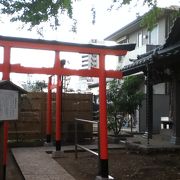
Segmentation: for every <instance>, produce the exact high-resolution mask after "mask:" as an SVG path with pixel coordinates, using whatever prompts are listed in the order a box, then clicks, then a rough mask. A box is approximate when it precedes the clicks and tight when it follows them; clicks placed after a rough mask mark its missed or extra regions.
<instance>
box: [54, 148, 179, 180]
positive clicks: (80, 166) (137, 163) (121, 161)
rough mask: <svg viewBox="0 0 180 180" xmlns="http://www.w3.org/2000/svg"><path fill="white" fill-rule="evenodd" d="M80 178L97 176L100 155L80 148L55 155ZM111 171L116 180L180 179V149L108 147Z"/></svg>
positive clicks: (91, 179)
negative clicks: (146, 151)
mask: <svg viewBox="0 0 180 180" xmlns="http://www.w3.org/2000/svg"><path fill="white" fill-rule="evenodd" d="M56 161H57V162H58V163H60V165H61V166H62V167H64V168H65V169H66V170H67V171H68V172H69V173H70V174H71V175H72V176H74V178H76V179H77V180H84V179H86V180H94V179H95V177H96V175H97V174H98V160H97V157H95V156H94V155H92V154H90V153H88V152H80V153H79V155H78V159H75V156H74V153H65V154H64V157H63V158H58V159H56ZM109 174H110V175H111V176H113V177H114V178H115V179H116V180H140V179H143V180H150V179H151V180H152V179H153V180H172V179H180V152H176V153H167V152H166V153H153V154H142V153H137V152H136V153H133V152H130V151H127V150H110V151H109Z"/></svg>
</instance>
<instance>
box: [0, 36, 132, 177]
mask: <svg viewBox="0 0 180 180" xmlns="http://www.w3.org/2000/svg"><path fill="white" fill-rule="evenodd" d="M0 46H2V47H3V48H4V61H3V63H2V64H0V72H2V73H3V77H2V79H3V80H9V79H10V73H28V74H47V75H57V76H62V75H65V76H71V75H77V76H89V77H99V100H100V167H101V177H102V178H108V143H107V107H106V106H107V105H106V77H109V78H122V73H121V72H120V71H112V70H109V71H106V70H105V56H106V55H116V56H124V55H126V53H127V51H131V50H134V48H135V44H125V45H115V46H102V45H92V44H76V43H65V42H58V41H47V40H37V39H28V38H16V37H5V36H0ZM11 48H28V49H41V50H51V51H55V63H54V67H52V68H34V67H23V66H21V65H20V64H11V62H10V56H11ZM61 51H65V52H77V53H84V54H98V55H99V69H90V70H72V69H66V68H61V65H60V58H59V52H61ZM58 116H59V120H58V122H60V118H61V112H60V111H59V112H58ZM3 123H4V145H3V152H4V159H3V164H4V168H5V167H6V153H7V140H8V123H7V122H6V121H4V122H3Z"/></svg>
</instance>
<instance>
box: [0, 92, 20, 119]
mask: <svg viewBox="0 0 180 180" xmlns="http://www.w3.org/2000/svg"><path fill="white" fill-rule="evenodd" d="M17 119H18V91H13V90H5V89H0V121H6V120H17Z"/></svg>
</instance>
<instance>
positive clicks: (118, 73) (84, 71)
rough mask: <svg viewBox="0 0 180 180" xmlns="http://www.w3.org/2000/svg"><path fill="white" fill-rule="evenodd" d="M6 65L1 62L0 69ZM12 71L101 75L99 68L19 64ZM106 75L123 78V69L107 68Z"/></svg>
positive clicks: (87, 75) (11, 66)
mask: <svg viewBox="0 0 180 180" xmlns="http://www.w3.org/2000/svg"><path fill="white" fill-rule="evenodd" d="M4 69H5V67H4V65H2V64H0V71H1V72H2V71H4ZM10 72H14V73H27V74H47V75H52V74H56V75H63V76H84V77H99V69H96V68H92V69H90V70H88V69H81V70H76V69H67V68H63V69H60V68H59V69H58V68H34V67H23V66H20V65H17V64H12V65H10ZM106 77H107V78H118V79H121V78H122V72H121V71H113V70H106ZM55 87H56V86H55V85H52V86H51V88H52V89H53V88H55Z"/></svg>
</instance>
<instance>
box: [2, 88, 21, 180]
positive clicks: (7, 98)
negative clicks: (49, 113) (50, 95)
mask: <svg viewBox="0 0 180 180" xmlns="http://www.w3.org/2000/svg"><path fill="white" fill-rule="evenodd" d="M17 119H18V92H17V91H13V90H5V89H0V144H1V145H4V143H6V141H7V140H8V137H7V135H6V133H5V130H6V129H5V128H4V127H5V125H4V124H5V122H6V121H8V120H17ZM6 126H7V124H6ZM6 162H7V146H5V145H4V146H3V148H2V147H1V148H0V179H2V180H5V179H6Z"/></svg>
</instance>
